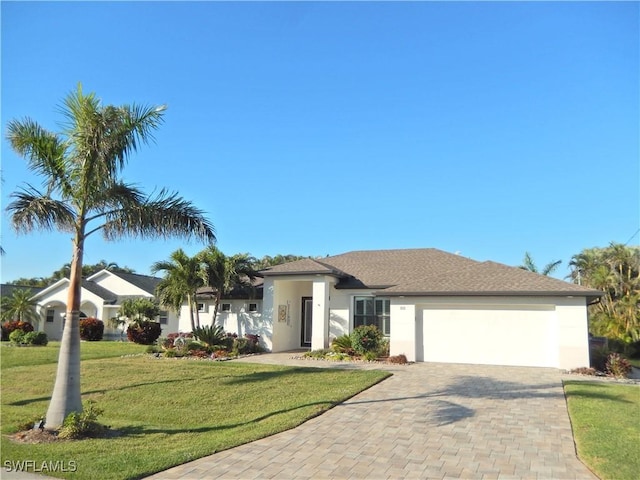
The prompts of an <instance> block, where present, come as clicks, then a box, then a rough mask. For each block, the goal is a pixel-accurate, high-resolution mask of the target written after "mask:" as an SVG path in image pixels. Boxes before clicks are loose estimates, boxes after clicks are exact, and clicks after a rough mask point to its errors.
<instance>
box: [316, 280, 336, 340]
mask: <svg viewBox="0 0 640 480" xmlns="http://www.w3.org/2000/svg"><path fill="white" fill-rule="evenodd" d="M331 280H333V279H332V278H331V277H326V276H323V277H319V278H317V279H316V280H314V281H313V317H312V322H313V325H312V327H311V350H320V349H321V348H329V292H330V290H331V283H332V281H331ZM334 281H335V280H334Z"/></svg>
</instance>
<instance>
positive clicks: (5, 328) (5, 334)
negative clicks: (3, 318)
mask: <svg viewBox="0 0 640 480" xmlns="http://www.w3.org/2000/svg"><path fill="white" fill-rule="evenodd" d="M15 330H21V331H23V332H24V333H29V332H33V330H34V328H33V325H31V323H29V322H21V321H19V320H14V321H10V322H4V323H3V324H2V341H3V342H8V341H9V340H11V339H10V338H9V336H10V335H11V332H13V331H15Z"/></svg>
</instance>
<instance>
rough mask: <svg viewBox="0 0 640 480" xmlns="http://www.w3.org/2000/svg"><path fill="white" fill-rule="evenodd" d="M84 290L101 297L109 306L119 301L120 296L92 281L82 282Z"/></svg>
mask: <svg viewBox="0 0 640 480" xmlns="http://www.w3.org/2000/svg"><path fill="white" fill-rule="evenodd" d="M82 288H84V289H85V290H88V291H90V292H91V293H93V294H94V295H97V296H99V297H100V298H102V299H103V300H104V302H105V303H107V304H109V303H115V302H116V301H117V299H118V296H117V295H116V294H115V293H113V292H112V291H111V290H107V289H106V288H104V287H102V286H100V285H98V284H97V283H95V282H92V281H91V280H84V279H83V280H82Z"/></svg>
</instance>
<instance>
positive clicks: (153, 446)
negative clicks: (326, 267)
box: [0, 342, 389, 479]
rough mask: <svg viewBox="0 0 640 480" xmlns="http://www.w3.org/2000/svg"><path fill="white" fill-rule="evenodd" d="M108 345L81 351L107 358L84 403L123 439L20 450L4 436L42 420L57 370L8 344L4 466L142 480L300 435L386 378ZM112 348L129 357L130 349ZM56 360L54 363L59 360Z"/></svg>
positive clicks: (93, 367) (95, 365)
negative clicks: (271, 438)
mask: <svg viewBox="0 0 640 480" xmlns="http://www.w3.org/2000/svg"><path fill="white" fill-rule="evenodd" d="M105 345H108V343H107V342H98V343H83V344H82V349H83V358H91V357H92V355H97V356H99V357H102V358H97V359H96V358H95V357H94V359H90V360H84V361H83V363H82V387H83V400H84V401H86V400H88V399H92V400H95V401H96V403H97V406H98V407H99V408H102V409H103V410H104V414H103V415H102V416H101V417H99V419H98V420H99V421H100V422H101V423H103V424H106V425H109V426H111V428H112V430H113V431H115V432H116V433H117V434H118V436H115V437H113V438H102V439H90V440H82V441H57V442H54V443H49V444H37V445H28V444H17V443H14V442H12V441H11V440H10V439H9V438H8V437H7V434H10V433H13V432H15V431H16V430H17V429H18V425H20V424H21V423H23V422H25V421H26V420H30V419H33V418H34V417H35V416H38V415H43V414H44V413H45V412H46V409H47V406H48V402H49V398H50V395H51V391H52V388H53V379H54V376H55V371H56V365H55V363H52V362H45V361H44V358H45V356H46V355H51V353H47V352H46V351H45V350H41V351H40V352H39V349H38V348H35V347H34V348H16V347H13V348H12V347H6V346H4V345H3V347H2V348H1V349H0V353H1V355H2V411H1V419H2V434H3V435H2V444H1V446H2V454H1V457H2V465H3V468H4V466H5V465H7V463H6V462H7V461H9V462H19V461H33V462H35V464H36V465H40V464H42V462H49V463H51V462H55V461H60V462H66V463H65V465H66V466H69V462H71V461H73V462H75V465H76V466H77V471H76V472H75V473H70V472H67V473H60V472H57V473H53V472H47V473H48V474H49V475H52V476H66V477H68V478H79V479H82V478H86V479H94V478H95V476H96V472H100V473H99V476H100V478H104V479H109V478H112V479H125V478H139V477H142V476H145V475H149V474H151V473H154V472H158V471H161V470H164V469H167V468H169V467H171V466H174V465H179V464H182V463H185V462H188V461H190V460H194V459H196V458H200V457H203V456H206V455H209V454H211V453H214V452H217V451H221V450H225V449H228V448H231V447H234V446H237V445H241V444H243V443H247V442H250V441H253V440H257V439H259V438H263V437H265V436H268V435H272V434H274V433H277V432H281V431H283V430H287V429H290V428H292V427H295V426H296V425H299V424H300V423H302V422H304V421H305V420H307V419H309V418H311V417H313V416H316V415H318V414H319V413H321V412H323V411H325V410H327V409H329V408H331V407H332V406H333V405H335V404H336V403H339V402H341V401H343V400H345V399H346V398H349V397H351V396H353V395H355V394H356V393H358V392H360V391H362V390H364V389H366V388H368V387H370V386H371V385H373V384H375V383H377V382H379V381H381V380H382V379H383V378H385V377H386V376H388V375H389V374H388V373H386V372H380V371H372V370H349V371H343V370H331V369H326V370H324V369H317V368H293V367H284V366H270V365H260V364H245V363H234V362H211V361H200V360H185V359H162V358H155V357H153V356H147V355H141V356H133V357H122V358H121V357H115V358H114V357H113V355H112V356H111V357H110V358H105V354H104V353H105ZM111 345H116V346H118V345H120V346H122V347H123V348H124V349H125V350H123V351H122V352H123V353H124V354H129V353H132V352H131V351H130V350H129V349H130V348H131V345H130V344H118V343H116V342H113V343H111ZM137 347H138V348H139V349H144V347H140V346H137ZM46 348H49V347H46ZM51 348H54V347H51ZM106 348H107V349H111V350H109V351H110V353H111V354H114V353H115V352H116V347H113V346H109V347H106ZM94 349H95V350H94ZM98 351H101V352H102V353H98ZM34 357H37V358H39V359H40V360H38V361H35V362H34V361H33V358H34ZM107 357H108V356H107ZM51 358H53V359H54V360H53V362H55V359H56V358H57V354H54V355H53V357H51ZM5 359H6V361H5ZM248 461H250V459H248Z"/></svg>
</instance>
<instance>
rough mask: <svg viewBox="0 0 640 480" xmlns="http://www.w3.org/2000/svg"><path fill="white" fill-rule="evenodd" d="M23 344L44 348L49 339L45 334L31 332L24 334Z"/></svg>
mask: <svg viewBox="0 0 640 480" xmlns="http://www.w3.org/2000/svg"><path fill="white" fill-rule="evenodd" d="M22 342H23V343H26V344H27V345H39V346H43V347H44V346H46V345H47V343H49V339H48V338H47V334H46V333H44V332H29V333H25V334H24V337H23V338H22Z"/></svg>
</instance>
